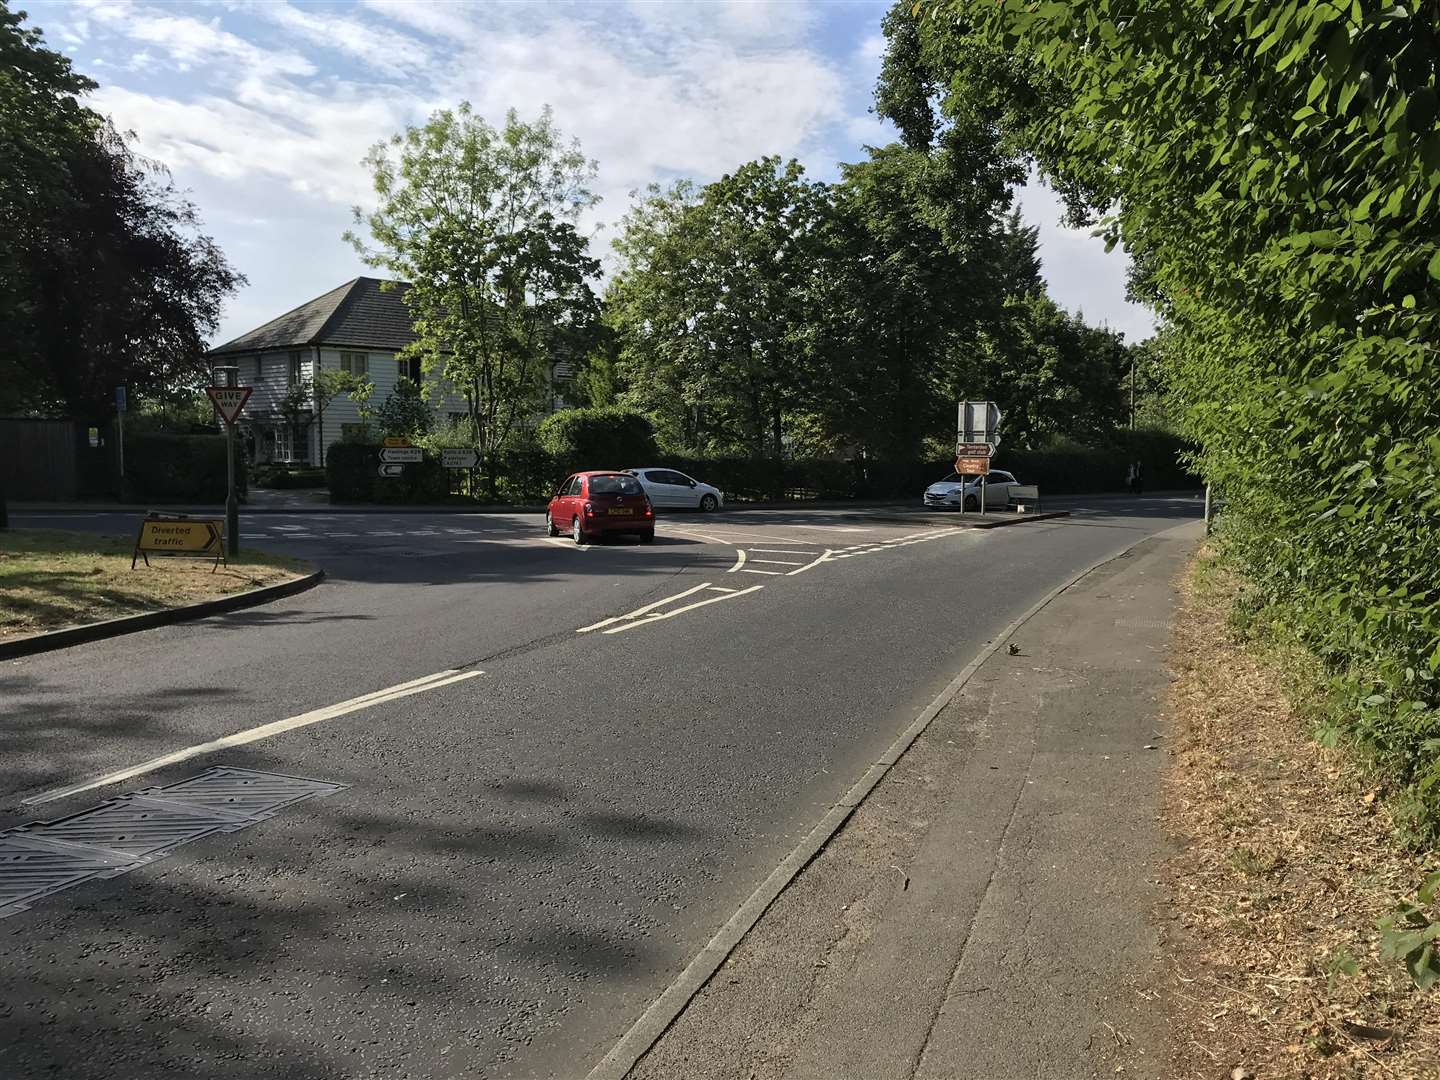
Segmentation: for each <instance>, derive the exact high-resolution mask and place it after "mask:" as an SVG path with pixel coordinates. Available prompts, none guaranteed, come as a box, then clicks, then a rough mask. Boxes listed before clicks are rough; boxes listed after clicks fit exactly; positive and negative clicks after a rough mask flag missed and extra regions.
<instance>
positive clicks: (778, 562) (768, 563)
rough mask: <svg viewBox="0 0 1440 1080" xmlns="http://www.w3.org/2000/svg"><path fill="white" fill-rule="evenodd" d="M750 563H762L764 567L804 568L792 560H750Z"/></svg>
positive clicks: (802, 564) (801, 564)
mask: <svg viewBox="0 0 1440 1080" xmlns="http://www.w3.org/2000/svg"><path fill="white" fill-rule="evenodd" d="M750 561H751V562H752V563H764V564H765V565H766V566H804V565H805V564H804V563H798V562H796V561H795V560H794V559H751V560H750Z"/></svg>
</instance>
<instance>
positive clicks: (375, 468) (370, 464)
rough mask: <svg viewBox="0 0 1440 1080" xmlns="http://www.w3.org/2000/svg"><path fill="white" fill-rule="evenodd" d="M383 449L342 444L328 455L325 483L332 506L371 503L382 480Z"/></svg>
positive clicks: (350, 443)
mask: <svg viewBox="0 0 1440 1080" xmlns="http://www.w3.org/2000/svg"><path fill="white" fill-rule="evenodd" d="M379 470H380V448H379V447H378V446H374V445H370V444H366V443H352V442H338V443H335V444H334V445H333V446H331V447H330V449H329V450H327V451H326V452H325V479H326V481H327V482H328V484H329V487H330V501H331V502H370V501H371V500H372V497H373V495H374V489H375V481H376V480H378V479H379V476H378V475H377V473H378V472H379Z"/></svg>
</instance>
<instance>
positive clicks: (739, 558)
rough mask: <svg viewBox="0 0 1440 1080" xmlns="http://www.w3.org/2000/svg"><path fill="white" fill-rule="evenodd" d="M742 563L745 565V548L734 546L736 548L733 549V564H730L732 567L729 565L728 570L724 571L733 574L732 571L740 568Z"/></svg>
mask: <svg viewBox="0 0 1440 1080" xmlns="http://www.w3.org/2000/svg"><path fill="white" fill-rule="evenodd" d="M744 565H745V549H744V548H736V549H735V565H734V566H732V567H730V569H729V570H726V571H725V572H726V573H727V574H733V573H735V571H736V570H739V569H740V568H741V567H742V566H744Z"/></svg>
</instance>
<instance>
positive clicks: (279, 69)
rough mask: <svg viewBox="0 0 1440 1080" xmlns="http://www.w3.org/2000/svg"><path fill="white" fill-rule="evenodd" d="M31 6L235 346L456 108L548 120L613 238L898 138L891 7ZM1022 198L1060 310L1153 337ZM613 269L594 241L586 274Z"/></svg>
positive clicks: (339, 256)
mask: <svg viewBox="0 0 1440 1080" xmlns="http://www.w3.org/2000/svg"><path fill="white" fill-rule="evenodd" d="M31 2H32V3H34V4H36V5H39V6H41V7H43V8H44V9H46V12H45V16H44V18H45V24H49V25H51V26H52V27H53V29H54V31H56V32H57V34H58V33H61V32H68V33H71V34H82V35H84V36H85V37H86V49H85V51H86V54H87V55H94V56H96V57H98V58H102V59H103V62H104V63H105V64H107V65H108V66H107V73H108V76H109V77H108V78H107V79H106V80H105V84H104V85H102V87H101V89H100V90H99V91H98V92H97V93H96V94H95V96H94V104H95V105H96V107H98V108H100V109H101V110H103V111H105V112H108V113H110V114H111V115H112V116H113V117H114V119H115V122H116V124H117V126H119V127H120V128H122V129H130V130H133V131H135V132H136V134H137V138H138V140H139V149H140V150H141V152H143V153H145V154H146V155H148V156H151V157H154V158H156V159H158V160H161V161H163V162H165V163H167V164H168V165H170V166H171V168H172V170H173V172H174V174H175V177H176V179H177V182H179V183H180V184H181V186H183V187H189V188H192V189H194V190H195V192H196V195H195V198H196V201H197V204H198V205H199V206H200V208H201V211H202V214H203V215H204V217H205V218H206V220H207V221H208V222H210V223H211V228H212V229H213V231H214V233H215V236H216V238H217V239H218V240H219V241H220V243H221V245H222V247H223V248H224V249H225V250H226V251H227V252H230V253H231V255H232V257H233V258H234V259H235V261H236V263H237V265H238V266H239V268H240V269H241V270H242V271H244V272H245V273H246V274H248V275H249V277H250V280H251V286H250V288H249V289H247V290H246V292H245V294H244V295H243V296H242V297H238V298H237V299H236V301H235V304H234V305H233V308H232V311H231V315H230V318H228V319H227V320H226V325H225V326H224V327H222V334H227V335H231V334H233V333H235V332H240V331H243V330H245V329H248V328H249V325H250V324H253V323H255V322H258V321H261V320H262V318H265V317H269V316H270V315H273V314H275V312H277V311H280V310H284V309H286V308H288V307H292V306H294V304H295V303H298V302H300V301H301V300H304V299H306V298H308V297H309V296H313V295H318V294H319V293H321V292H323V291H324V290H325V289H327V288H330V287H333V286H334V285H335V284H336V283H338V281H341V280H344V278H345V277H348V276H353V274H354V273H355V272H357V264H356V260H355V256H354V254H353V252H350V251H349V249H348V248H347V247H346V246H345V245H344V244H343V243H342V242H341V240H340V235H339V234H340V232H341V231H342V230H343V229H344V227H345V225H346V224H348V221H349V213H348V207H349V206H350V204H352V203H357V202H358V203H360V204H362V205H364V204H367V203H368V202H369V201H370V194H371V192H370V183H369V178H368V176H367V175H366V174H365V170H364V168H363V167H362V166H361V165H360V159H361V158H362V157H363V156H364V154H365V153H366V151H367V150H368V149H369V147H370V146H371V145H373V144H374V143H375V142H377V141H380V140H382V139H385V138H386V137H388V136H389V135H391V134H392V133H394V132H397V131H399V130H401V129H403V128H404V127H405V126H406V125H407V124H416V123H421V122H423V121H424V119H425V118H426V116H427V115H428V114H429V113H431V112H432V111H434V110H435V109H437V108H440V107H449V106H453V105H455V104H456V103H457V102H459V101H461V100H469V101H471V102H473V103H474V105H475V108H476V111H477V112H478V113H480V114H481V115H483V116H485V117H486V118H487V119H488V120H490V121H491V122H492V123H497V124H498V123H500V122H502V121H503V119H504V114H505V110H506V109H507V108H510V107H514V108H516V109H517V110H519V112H520V113H521V115H522V116H523V117H526V118H533V117H535V116H536V115H537V114H538V113H539V111H540V109H541V107H542V106H543V105H545V104H549V105H551V106H553V108H554V110H555V118H556V123H557V125H558V126H559V128H560V129H561V131H562V132H564V133H565V134H566V135H567V136H570V137H574V138H578V139H579V141H580V143H581V145H582V147H583V149H584V151H585V152H586V154H587V155H588V156H590V157H592V158H595V159H597V161H598V162H599V167H600V173H599V177H598V179H597V181H596V184H595V188H596V190H597V192H598V193H599V194H600V195H601V196H602V197H603V199H604V200H605V201H604V202H603V203H602V205H601V206H600V207H599V208H598V209H597V210H595V211H593V212H591V213H590V214H588V215H587V217H586V218H585V219H584V220H583V221H582V226H583V227H585V228H586V229H587V231H594V230H595V229H596V227H597V225H598V223H599V222H600V221H602V220H603V221H607V222H612V223H613V222H616V221H618V220H619V218H620V217H621V216H622V215H623V214H624V212H625V210H626V208H627V207H628V204H629V198H628V194H629V192H630V191H632V190H634V189H636V188H639V187H643V186H644V185H645V184H647V183H650V182H652V181H656V180H660V181H665V180H668V179H670V178H672V177H675V176H688V177H693V178H694V179H696V180H699V181H701V182H705V181H708V180H711V179H713V178H715V177H717V176H719V175H721V174H722V173H725V172H728V171H730V170H732V169H734V168H735V167H736V166H737V165H739V164H740V163H742V162H744V161H747V160H749V159H751V158H755V157H758V156H761V155H764V154H778V155H781V156H783V157H792V156H793V157H797V158H799V159H800V160H801V161H802V162H804V163H805V164H806V166H807V168H808V169H809V171H810V173H811V175H813V176H816V177H819V178H827V177H829V176H833V175H834V163H835V161H836V160H837V159H845V160H857V159H858V158H859V157H860V156H861V154H860V150H859V145H860V144H862V143H870V144H872V145H884V144H885V143H887V142H890V141H892V140H893V138H894V137H895V135H894V130H893V128H892V127H891V126H890V125H888V124H887V123H885V122H883V121H881V120H879V119H878V118H877V117H875V116H874V115H872V114H867V113H866V112H865V109H866V107H867V106H868V105H869V104H870V101H871V88H872V87H873V85H874V79H875V76H876V74H877V73H878V69H879V64H880V59H881V56H882V53H883V47H884V39H883V37H882V36H881V35H880V33H879V22H880V17H881V16H882V15H883V12H884V10H885V4H884V3H883V2H881V3H876V4H874V5H871V6H865V7H860V6H855V5H813V4H811V3H806V2H798V0H795V2H787V0H753V2H749V0H733V2H726V3H721V2H715V3H706V4H684V5H682V4H674V3H666V2H653V3H635V2H630V0H617V2H613V3H606V4H601V5H594V4H567V5H564V6H561V5H549V4H539V3H535V4H530V3H526V4H520V3H515V4H480V3H448V2H428V0H361V2H360V3H357V4H352V5H351V6H349V7H347V8H340V7H338V6H335V5H324V6H321V5H310V4H299V3H296V4H291V3H288V2H287V3H278V4H277V3H264V4H256V3H255V2H254V0H233V2H230V3H226V4H224V5H199V4H188V5H186V4H180V3H175V4H173V5H167V6H165V7H164V8H161V7H159V6H158V5H157V4H152V5H149V6H146V5H145V4H141V3H136V4H131V3H124V4H122V3H118V2H115V0H79V2H77V3H67V4H57V3H53V2H52V0H31ZM847 20H848V24H847ZM60 40H66V39H64V38H60ZM126 65H129V67H130V70H129V71H128V72H122V71H121V69H122V68H124V67H125V66H126ZM80 66H81V68H82V70H83V69H84V68H85V67H86V66H91V67H97V70H98V65H96V64H95V62H94V61H90V62H88V64H82V65H80ZM111 80H113V81H111ZM1036 198H1041V199H1042V200H1043V195H1041V196H1035V195H1034V194H1033V193H1028V192H1027V194H1026V195H1025V196H1024V197H1023V198H1022V202H1023V204H1024V205H1025V206H1026V210H1027V214H1028V216H1029V217H1030V218H1031V219H1032V220H1036V221H1038V222H1039V223H1040V224H1041V226H1042V245H1043V246H1042V257H1043V259H1044V262H1045V273H1046V275H1047V277H1048V278H1049V280H1050V283H1051V287H1052V291H1053V292H1054V294H1055V295H1056V297H1057V299H1059V300H1060V301H1061V302H1062V303H1065V304H1066V305H1068V306H1070V307H1072V308H1074V307H1083V308H1084V310H1085V312H1086V314H1087V316H1089V317H1091V318H1092V319H1098V318H1101V317H1106V318H1108V319H1109V320H1110V322H1111V323H1112V324H1113V325H1115V326H1116V328H1117V329H1125V330H1127V333H1129V334H1130V335H1131V336H1132V337H1134V336H1143V331H1148V327H1149V325H1150V323H1149V317H1148V315H1147V314H1146V313H1144V312H1143V309H1138V308H1135V307H1133V306H1132V305H1126V304H1125V303H1124V300H1123V277H1124V266H1125V262H1124V260H1123V258H1122V257H1121V256H1120V255H1118V254H1117V255H1114V256H1111V257H1109V258H1106V257H1105V256H1103V255H1101V254H1099V245H1098V244H1097V243H1096V242H1095V241H1093V240H1092V239H1091V238H1089V237H1088V236H1086V235H1074V234H1073V233H1071V232H1069V231H1066V230H1062V229H1060V228H1059V227H1058V225H1057V224H1056V221H1057V220H1058V211H1056V210H1054V209H1053V204H1046V203H1044V202H1043V201H1041V202H1037V201H1035V200H1036ZM608 253H609V243H608V236H604V237H602V238H600V239H599V240H597V242H596V254H597V255H600V256H602V257H603V256H606V255H608ZM337 275H339V276H337ZM332 279H333V280H332ZM1137 312H1138V314H1137ZM1137 330H1138V331H1142V332H1141V333H1137V332H1136V331H1137Z"/></svg>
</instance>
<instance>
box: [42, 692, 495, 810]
mask: <svg viewBox="0 0 1440 1080" xmlns="http://www.w3.org/2000/svg"><path fill="white" fill-rule="evenodd" d="M484 674H485V673H484V672H483V671H457V670H455V669H454V668H447V669H446V670H445V671H437V672H435V674H433V675H426V676H425V677H424V678H422V679H411V680H410V681H409V682H403V683H397V684H396V685H395V686H388V687H386V688H385V689H384V690H376V691H374V692H373V693H369V694H361V695H360V696H359V697H356V698H351V699H350V700H349V701H341V702H338V703H337V704H335V705H327V706H325V707H324V708H323V709H312V710H310V711H309V712H303V713H300V714H299V715H298V716H292V717H289V718H288V719H285V720H273V721H271V722H270V723H268V724H261V725H260V726H259V727H253V728H250V729H249V730H247V731H237V732H235V733H234V734H233V735H225V736H223V737H222V738H219V739H211V740H210V741H209V742H203V743H197V744H195V745H194V746H187V747H185V749H183V750H176V751H174V752H172V753H169V754H162V755H161V756H160V757H157V758H151V759H150V760H149V761H142V762H141V763H140V764H139V765H132V766H130V768H128V769H120V770H118V771H116V772H112V773H106V774H105V775H104V776H100V777H97V778H96V779H94V780H86V781H83V782H82V783H79V784H71V785H70V786H69V787H63V788H56V789H55V790H53V791H47V792H45V793H43V794H41V795H35V796H33V797H31V798H29V799H22V800H20V801H21V804H22V805H24V806H36V805H38V804H40V803H47V802H53V801H54V800H56V799H63V798H65V797H66V796H67V795H78V794H79V793H80V792H82V791H89V790H91V789H92V788H98V787H106V786H107V785H109V784H118V783H120V782H121V781H122V780H130V779H132V778H133V777H136V776H143V775H144V774H145V773H149V772H154V771H155V770H156V769H163V768H165V767H166V766H167V765H175V764H178V763H179V762H182V761H188V760H189V759H190V758H193V757H199V756H200V755H201V754H209V753H213V752H214V751H216V750H226V749H228V748H230V747H232V746H244V745H245V744H246V743H252V742H258V741H259V740H260V739H268V738H270V737H271V736H272V735H281V734H283V733H285V732H287V731H294V730H295V729H296V728H302V727H309V726H310V725H311V724H318V723H320V721H322V720H333V719H334V718H335V717H337V716H344V715H345V714H346V713H352V712H358V711H359V710H361V709H368V708H370V707H371V706H372V705H383V704H384V703H385V702H387V701H397V700H399V699H400V698H403V697H409V696H410V695H411V694H423V693H425V691H427V690H435V689H438V688H439V687H441V686H449V685H450V684H451V683H458V682H464V681H465V680H466V679H473V678H475V676H477V675H484Z"/></svg>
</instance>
